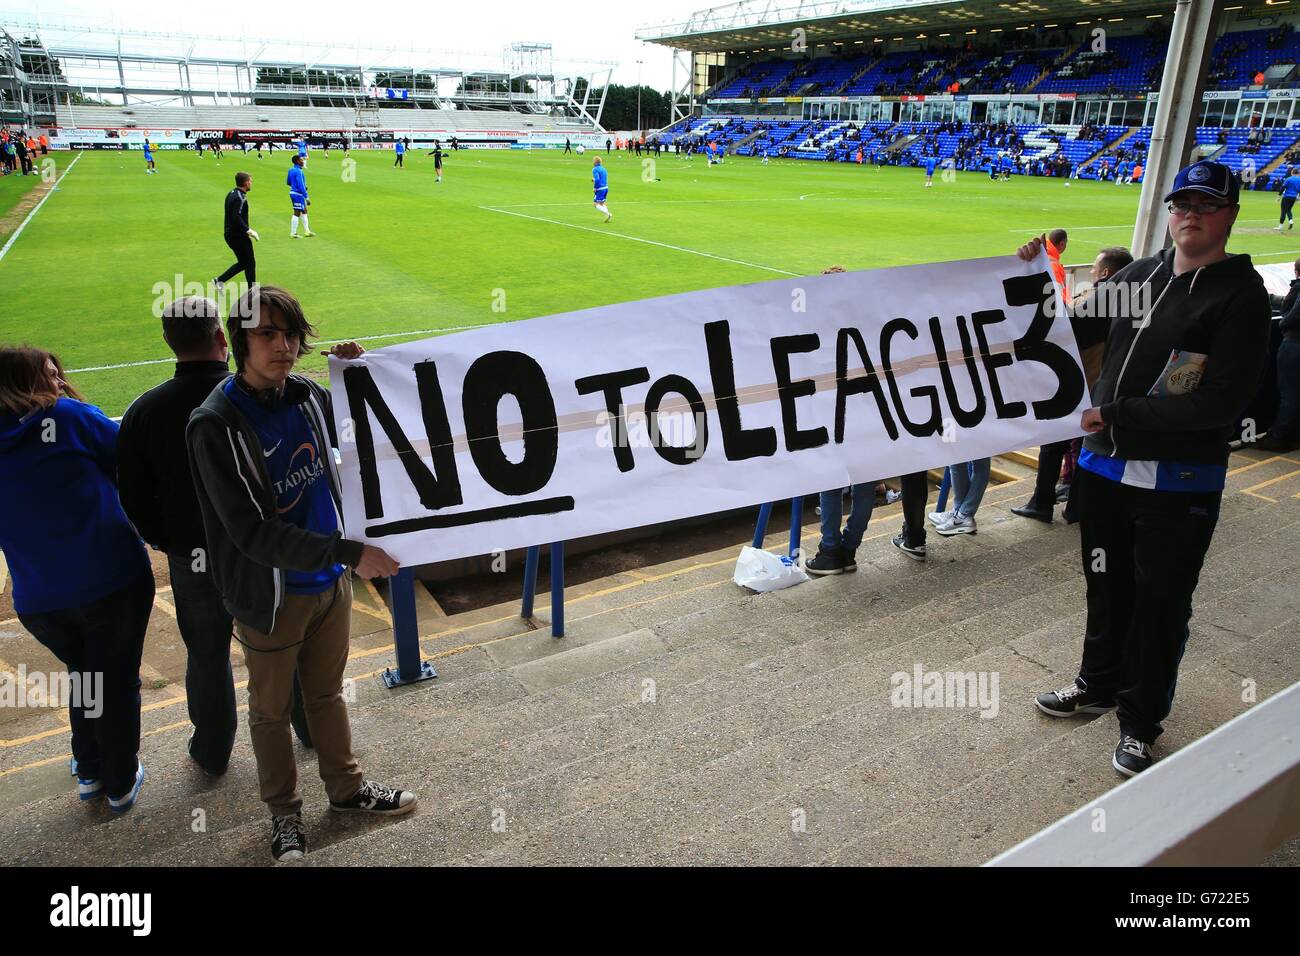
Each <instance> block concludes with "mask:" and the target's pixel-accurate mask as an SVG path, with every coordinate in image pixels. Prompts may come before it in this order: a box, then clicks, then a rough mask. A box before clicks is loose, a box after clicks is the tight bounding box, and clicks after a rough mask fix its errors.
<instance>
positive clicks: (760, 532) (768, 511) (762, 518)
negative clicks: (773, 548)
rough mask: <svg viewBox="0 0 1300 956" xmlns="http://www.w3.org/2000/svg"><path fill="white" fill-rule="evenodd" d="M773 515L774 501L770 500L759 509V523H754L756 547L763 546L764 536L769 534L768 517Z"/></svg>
mask: <svg viewBox="0 0 1300 956" xmlns="http://www.w3.org/2000/svg"><path fill="white" fill-rule="evenodd" d="M770 517H772V503H771V502H770V501H769V502H768V503H767V504H765V505H761V506H760V507H759V509H758V524H756V525H754V547H756V548H761V547H763V538H765V537H766V536H767V519H768V518H770Z"/></svg>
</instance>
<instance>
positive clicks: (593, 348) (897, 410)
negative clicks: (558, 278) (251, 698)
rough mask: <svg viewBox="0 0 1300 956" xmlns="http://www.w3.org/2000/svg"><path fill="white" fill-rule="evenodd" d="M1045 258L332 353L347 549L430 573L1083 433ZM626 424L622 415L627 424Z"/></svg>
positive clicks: (813, 283) (760, 292)
mask: <svg viewBox="0 0 1300 956" xmlns="http://www.w3.org/2000/svg"><path fill="white" fill-rule="evenodd" d="M1059 308H1060V299H1059V294H1058V293H1057V292H1056V290H1055V289H1054V287H1053V285H1052V283H1051V279H1050V278H1049V273H1048V268H1047V261H1046V259H1045V258H1043V257H1040V258H1039V260H1038V261H1036V262H1034V263H1026V262H1022V261H1020V260H1019V259H1017V258H1015V257H1014V256H1010V257H1002V258H995V259H977V260H970V261H965V262H947V263H936V264H934V265H924V266H908V267H904V268H898V269H884V270H879V271H871V272H856V273H842V274H833V275H826V276H816V277H808V278H795V279H783V280H779V281H775V282H764V283H759V284H755V285H746V286H737V287H732V288H724V289H709V290H706V291H702V292H688V293H684V294H682V295H673V296H667V297H665V298H660V299H649V300H646V301H642V302H629V303H626V304H622V305H611V306H603V307H601V308H596V309H587V310H584V311H581V312H569V313H564V314H561V315H553V316H548V317H545V318H537V319H529V320H526V321H520V322H511V323H508V324H504V323H503V324H502V325H499V326H493V327H490V328H484V329H475V330H471V331H467V332H461V333H457V334H453V335H446V336H442V337H438V338H431V339H426V340H423V341H420V342H409V343H405V344H402V345H392V346H388V347H387V348H383V349H378V350H376V351H373V352H368V353H366V354H365V355H364V356H363V357H362V358H360V359H358V360H356V361H351V362H347V361H341V360H338V359H333V358H331V360H330V381H331V386H332V390H333V394H334V414H335V416H336V419H337V425H338V428H339V438H340V446H341V453H342V460H343V466H342V475H343V496H344V521H345V526H346V533H347V536H348V537H349V538H352V539H354V540H361V541H365V542H367V543H370V544H373V545H376V546H377V547H380V548H383V549H384V550H385V551H387V552H388V553H389V554H391V555H392V556H393V557H395V558H396V559H397V560H398V561H400V562H401V563H402V564H421V563H425V562H432V561H442V560H450V559H453V558H460V557H466V556H470V555H482V554H489V553H491V552H493V551H496V550H500V549H508V548H517V547H523V546H527V545H534V544H546V543H549V542H553V541H563V540H569V539H573V538H578V537H582V536H585V535H593V534H600V533H604V532H609V531H615V530H619V529H623V528H631V527H636V526H639V525H646V524H653V523H658V522H665V521H672V520H676V519H681V518H686V517H689V516H692V515H699V514H709V513H714V512H720V511H726V510H728V509H732V508H737V507H743V506H746V505H757V504H759V503H762V502H766V501H777V500H782V499H786V498H791V497H793V496H795V495H803V494H810V493H814V492H818V491H822V490H824V489H829V488H842V487H846V486H847V485H849V484H852V483H856V482H864V481H871V480H875V479H880V478H889V477H892V476H895V475H902V474H907V473H910V472H915V471H921V470H924V469H928V468H935V467H941V466H943V465H947V464H951V463H955V462H962V461H968V460H972V459H976V458H983V457H986V456H990V455H995V454H1000V453H1002V452H1005V451H1010V450H1014V449H1018V448H1025V447H1029V446H1033V445H1039V444H1042V443H1045V442H1049V441H1056V440H1059V439H1063V438H1070V437H1074V436H1076V435H1079V434H1081V431H1080V428H1079V418H1080V415H1081V413H1082V411H1083V410H1084V409H1086V408H1087V407H1088V406H1089V404H1090V401H1089V399H1088V394H1087V388H1086V387H1085V384H1084V378H1083V372H1082V370H1081V368H1080V363H1079V358H1078V353H1077V351H1076V347H1075V343H1074V336H1073V333H1072V332H1071V329H1070V325H1069V323H1068V321H1066V320H1065V319H1064V318H1060V319H1054V318H1053V317H1054V316H1057V315H1059V314H1060V313H1059ZM620 413H621V414H620Z"/></svg>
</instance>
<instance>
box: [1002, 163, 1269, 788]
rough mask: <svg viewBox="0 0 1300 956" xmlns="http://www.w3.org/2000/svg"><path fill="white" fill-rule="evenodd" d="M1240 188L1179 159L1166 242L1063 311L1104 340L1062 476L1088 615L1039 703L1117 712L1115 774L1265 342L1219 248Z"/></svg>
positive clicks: (1238, 265) (1146, 716) (1143, 721)
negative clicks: (1085, 304) (1066, 669)
mask: <svg viewBox="0 0 1300 956" xmlns="http://www.w3.org/2000/svg"><path fill="white" fill-rule="evenodd" d="M1240 189H1241V184H1240V182H1239V181H1238V179H1237V176H1236V174H1235V173H1234V172H1233V171H1232V170H1230V169H1229V168H1228V167H1226V166H1224V165H1222V164H1221V163H1215V162H1208V161H1207V162H1198V163H1193V164H1192V165H1191V166H1188V167H1186V168H1185V169H1183V170H1181V171H1180V172H1179V173H1178V175H1177V177H1176V178H1175V180H1174V183H1173V187H1172V188H1171V189H1170V190H1169V192H1168V193H1167V194H1166V195H1165V198H1164V201H1165V202H1167V203H1168V204H1169V214H1170V215H1169V235H1170V237H1171V238H1172V240H1173V246H1172V248H1167V249H1163V250H1161V251H1160V252H1159V253H1157V254H1156V255H1154V256H1148V257H1146V258H1144V259H1139V260H1137V261H1135V262H1133V263H1132V264H1131V265H1129V266H1126V267H1125V268H1123V269H1121V270H1120V271H1119V272H1118V273H1116V274H1115V276H1114V279H1113V282H1114V283H1115V284H1116V285H1118V286H1120V287H1121V291H1124V292H1127V294H1126V295H1117V296H1108V297H1106V299H1105V300H1103V302H1101V303H1099V304H1100V305H1101V306H1102V307H1099V308H1098V309H1096V310H1095V311H1096V312H1101V313H1102V314H1101V315H1100V316H1097V317H1091V316H1090V317H1081V316H1074V315H1072V316H1071V322H1072V324H1073V326H1074V331H1075V335H1076V337H1077V338H1078V340H1079V347H1080V348H1081V349H1083V348H1087V347H1088V346H1089V345H1091V344H1093V343H1094V342H1097V341H1104V342H1105V343H1106V348H1105V356H1104V358H1103V360H1102V370H1101V375H1100V377H1099V378H1098V380H1097V383H1096V385H1095V386H1094V388H1093V393H1092V394H1093V402H1094V407H1093V408H1090V409H1088V410H1087V411H1086V412H1084V414H1083V418H1082V421H1081V422H1080V426H1081V428H1082V429H1083V430H1084V431H1085V432H1087V433H1088V434H1087V438H1086V439H1085V440H1084V445H1083V451H1082V452H1081V453H1080V456H1079V471H1078V473H1077V474H1076V477H1075V479H1074V480H1075V481H1077V482H1080V483H1081V485H1080V488H1079V506H1080V508H1079V511H1080V529H1081V536H1082V551H1083V570H1084V578H1085V580H1086V583H1087V606H1088V617H1087V624H1086V630H1085V634H1084V639H1083V660H1082V663H1081V666H1080V668H1079V675H1078V677H1077V678H1075V680H1074V681H1073V682H1072V683H1071V684H1069V685H1067V686H1066V687H1063V688H1062V689H1060V690H1058V691H1054V692H1049V693H1045V694H1040V695H1039V696H1038V698H1037V704H1038V707H1039V709H1040V710H1041V711H1043V713H1045V714H1048V715H1050V716H1053V717H1070V716H1074V715H1076V714H1098V713H1105V712H1108V711H1111V710H1117V711H1118V717H1119V725H1120V741H1119V745H1118V746H1117V747H1116V748H1115V753H1114V756H1113V758H1112V760H1111V763H1112V766H1113V767H1114V768H1115V769H1116V770H1117V771H1119V772H1120V773H1121V774H1123V775H1125V776H1133V775H1134V774H1136V773H1138V772H1140V771H1142V770H1144V769H1146V768H1147V767H1149V766H1150V765H1151V763H1152V760H1153V758H1152V754H1151V745H1152V743H1154V742H1155V740H1156V738H1157V737H1158V736H1159V735H1160V733H1161V732H1162V730H1163V728H1162V727H1161V725H1160V722H1161V721H1162V720H1163V719H1164V718H1165V717H1166V716H1167V715H1168V714H1169V711H1170V709H1171V708H1172V706H1173V698H1174V685H1175V683H1176V681H1177V677H1178V665H1179V662H1180V661H1181V660H1182V656H1183V651H1184V649H1185V648H1186V646H1187V640H1188V636H1189V630H1188V626H1187V625H1188V621H1189V619H1190V618H1191V614H1192V595H1193V593H1194V592H1195V590H1196V583H1197V578H1198V576H1199V575H1200V571H1201V566H1202V564H1203V562H1204V559H1205V553H1206V551H1207V550H1208V548H1209V546H1210V539H1211V537H1212V536H1213V534H1214V526H1215V523H1216V522H1217V521H1218V517H1219V504H1220V500H1221V498H1222V497H1223V488H1224V482H1225V479H1226V475H1227V463H1228V442H1229V439H1230V438H1231V437H1232V432H1233V429H1234V427H1235V425H1236V422H1237V416H1238V415H1239V414H1240V412H1241V411H1242V409H1243V408H1245V406H1246V404H1247V403H1248V402H1249V401H1250V399H1251V398H1252V397H1253V396H1254V395H1255V392H1256V389H1257V388H1258V387H1259V383H1260V378H1261V375H1262V374H1263V371H1264V365H1265V361H1266V359H1267V355H1268V329H1269V321H1270V309H1269V299H1268V294H1267V293H1266V292H1265V290H1264V284H1263V281H1262V280H1261V279H1260V277H1259V275H1258V274H1257V273H1256V272H1255V269H1254V267H1253V266H1252V264H1251V261H1250V257H1249V256H1247V255H1240V254H1238V255H1233V254H1230V253H1229V252H1227V250H1226V245H1227V242H1228V237H1229V235H1230V234H1231V232H1232V225H1233V223H1234V222H1235V221H1236V219H1237V215H1238V213H1239V212H1240V210H1241V207H1240V206H1239V205H1238V196H1239V194H1240ZM1040 248H1041V241H1040V240H1039V239H1035V240H1032V241H1031V242H1029V243H1028V244H1026V245H1025V246H1022V247H1021V248H1020V250H1019V254H1020V256H1021V258H1023V259H1032V258H1034V257H1035V256H1037V255H1038V252H1039V249H1040ZM1107 306H1108V307H1107ZM1106 313H1110V314H1106Z"/></svg>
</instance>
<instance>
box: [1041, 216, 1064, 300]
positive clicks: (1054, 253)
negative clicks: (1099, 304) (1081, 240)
mask: <svg viewBox="0 0 1300 956" xmlns="http://www.w3.org/2000/svg"><path fill="white" fill-rule="evenodd" d="M1069 242H1070V237H1069V235H1068V234H1067V233H1066V231H1065V230H1064V229H1053V230H1052V231H1051V232H1049V233H1048V234H1047V247H1046V248H1047V261H1048V263H1049V264H1050V266H1051V269H1052V279H1053V280H1055V282H1056V285H1057V287H1058V288H1059V289H1060V290H1061V295H1062V296H1063V297H1064V298H1065V300H1066V301H1067V302H1068V301H1069V299H1070V285H1069V279H1068V277H1067V276H1066V274H1065V266H1063V265H1062V264H1061V256H1063V255H1064V254H1065V248H1066V246H1068V245H1069Z"/></svg>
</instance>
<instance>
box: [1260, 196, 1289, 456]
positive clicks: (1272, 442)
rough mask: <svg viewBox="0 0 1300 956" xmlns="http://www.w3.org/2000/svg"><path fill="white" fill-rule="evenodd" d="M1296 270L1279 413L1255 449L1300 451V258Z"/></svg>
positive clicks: (1280, 368) (1281, 357)
mask: <svg viewBox="0 0 1300 956" xmlns="http://www.w3.org/2000/svg"><path fill="white" fill-rule="evenodd" d="M1288 181H1289V180H1288ZM1294 269H1295V275H1296V278H1294V279H1292V280H1291V288H1290V289H1288V290H1287V294H1286V298H1285V299H1284V300H1283V301H1282V322H1281V330H1282V342H1281V344H1279V345H1278V347H1277V391H1278V404H1277V412H1276V414H1274V416H1273V420H1272V422H1271V423H1270V424H1269V426H1268V434H1267V435H1265V437H1264V439H1263V440H1262V441H1259V442H1256V443H1255V447H1256V448H1259V449H1262V450H1264V451H1276V452H1291V451H1296V450H1297V449H1300V259H1297V260H1296V261H1295V266H1294Z"/></svg>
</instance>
